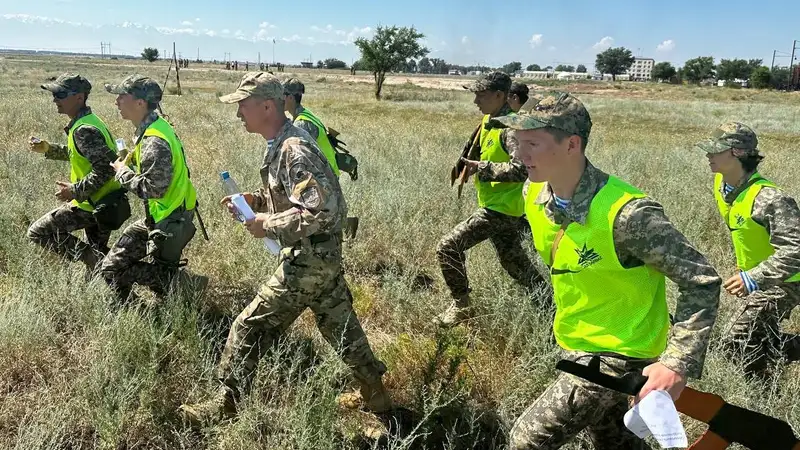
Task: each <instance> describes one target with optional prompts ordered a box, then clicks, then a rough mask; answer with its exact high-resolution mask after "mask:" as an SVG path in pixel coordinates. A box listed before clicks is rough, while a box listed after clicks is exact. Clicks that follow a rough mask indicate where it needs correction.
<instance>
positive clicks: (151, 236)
mask: <svg viewBox="0 0 800 450" xmlns="http://www.w3.org/2000/svg"><path fill="white" fill-rule="evenodd" d="M105 87H106V90H107V91H108V92H110V93H112V94H116V95H117V99H116V105H117V108H119V111H120V115H121V116H122V118H124V119H127V120H129V121H130V122H131V123H132V124H133V125H134V126H135V132H134V137H133V146H134V148H133V150H132V151H131V153H129V154H128V155H127V157H126V158H125V159H118V160H117V161H115V162H114V163H113V167H114V170H115V171H116V175H115V177H116V179H117V181H119V182H120V184H122V186H123V187H125V188H126V189H127V190H128V191H130V192H132V193H133V194H134V195H135V196H136V197H139V198H140V199H141V200H142V202H143V204H144V210H145V219H143V220H138V221H136V222H134V223H133V224H131V225H129V226H128V227H127V228H126V229H125V231H123V233H122V236H120V238H119V239H118V240H117V242H116V244H114V247H113V248H112V249H111V251H109V252H108V254H107V255H106V257H105V259H103V262H102V263H101V266H100V272H101V274H102V275H103V277H104V278H105V280H106V281H107V282H108V284H109V286H111V288H112V289H113V290H114V291H115V293H116V294H117V296H118V297H119V299H120V300H121V301H125V300H127V299H128V296H129V295H130V293H131V289H132V287H133V284H134V283H138V284H142V285H145V286H148V287H149V288H150V289H151V290H152V291H153V292H154V293H156V294H157V295H161V296H163V295H166V294H167V292H168V290H169V288H170V285H171V283H172V282H173V278H174V277H175V275H178V274H180V275H181V276H182V278H183V277H186V281H187V282H188V283H193V284H196V286H194V287H196V288H197V289H199V290H202V289H204V288H205V285H206V284H207V283H208V279H207V278H206V277H202V276H201V277H195V276H193V275H189V274H186V273H185V272H183V271H179V270H178V269H179V267H180V266H181V265H182V264H181V261H180V259H181V258H180V257H181V253H182V252H183V249H184V247H186V245H187V244H188V243H189V241H190V240H191V239H192V238H193V237H194V234H195V226H194V223H193V220H194V215H195V208H196V206H197V201H196V198H197V197H196V195H197V194H196V192H195V189H194V186H193V185H192V182H191V180H190V179H189V167H188V164H187V161H186V157H185V155H184V151H183V144H182V143H181V141H180V139H179V138H178V137H177V136H176V134H175V131H174V130H173V128H172V125H170V124H169V122H167V121H166V120H164V119H163V118H162V117H160V116H159V115H158V113H157V112H156V109H157V108H158V107H159V102H160V101H161V95H162V92H161V87H159V85H158V83H157V82H156V81H155V80H153V79H151V78H148V77H144V76H141V75H137V74H134V75H131V76H129V77H127V78H125V79H124V80H123V81H122V82H121V83H119V84H116V85H109V84H106V86H105ZM129 163H132V166H133V167H132V168H131V167H129V165H128V164H129ZM148 256H149V257H150V258H151V261H147V260H145V259H146V258H147V257H148Z"/></svg>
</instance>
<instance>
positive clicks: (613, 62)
mask: <svg viewBox="0 0 800 450" xmlns="http://www.w3.org/2000/svg"><path fill="white" fill-rule="evenodd" d="M634 59H635V58H634V57H633V53H631V51H630V50H628V49H627V48H625V47H613V48H609V49H608V50H606V51H604V52H602V53H598V54H597V59H596V60H595V63H594V66H595V67H596V68H597V70H598V71H600V73H602V74H606V73H607V74H610V75H611V80H612V81H616V80H617V75H620V74H622V73H625V71H626V70H628V69H629V68H630V67H631V64H633V61H634Z"/></svg>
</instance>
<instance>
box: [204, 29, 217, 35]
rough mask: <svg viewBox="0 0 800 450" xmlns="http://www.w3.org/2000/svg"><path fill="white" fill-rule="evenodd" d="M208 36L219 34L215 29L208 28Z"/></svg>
mask: <svg viewBox="0 0 800 450" xmlns="http://www.w3.org/2000/svg"><path fill="white" fill-rule="evenodd" d="M206 36H209V37H216V36H217V32H216V31H214V30H208V31H206Z"/></svg>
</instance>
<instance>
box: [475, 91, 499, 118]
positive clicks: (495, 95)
mask: <svg viewBox="0 0 800 450" xmlns="http://www.w3.org/2000/svg"><path fill="white" fill-rule="evenodd" d="M504 102H505V99H504V95H503V93H502V92H500V91H479V92H476V93H475V100H474V101H473V103H475V104H476V105H477V106H478V109H480V110H481V113H482V114H492V113H493V112H495V111H497V110H499V109H500V108H502V107H503V103H504Z"/></svg>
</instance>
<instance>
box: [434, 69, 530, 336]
mask: <svg viewBox="0 0 800 450" xmlns="http://www.w3.org/2000/svg"><path fill="white" fill-rule="evenodd" d="M510 86H511V78H510V77H509V76H508V75H506V74H505V73H503V72H490V73H488V74H486V75H483V76H481V77H480V78H478V79H477V80H476V81H475V82H473V83H472V84H471V85H469V86H464V88H465V89H469V90H470V91H472V92H473V93H475V101H474V102H475V104H476V105H477V106H478V108H479V109H480V110H481V112H482V113H483V114H484V117H483V120H482V121H481V124H480V125H479V126H478V129H476V130H475V132H474V133H473V135H472V137H471V138H470V141H471V143H475V144H477V148H478V151H475V152H473V153H474V154H479V155H480V161H470V160H467V159H464V158H462V160H461V163H463V164H464V165H465V166H466V168H467V171H468V175H473V174H474V175H475V178H476V180H475V189H476V191H477V193H478V206H479V209H478V210H477V211H476V212H475V213H473V214H472V216H470V217H469V218H468V219H467V220H465V221H464V222H461V223H460V224H458V225H456V227H455V228H454V229H453V231H451V232H450V234H448V235H446V236H445V237H444V238H443V239H442V240H441V241H440V242H439V246H438V248H437V249H436V255H437V257H438V260H439V266H440V267H441V269H442V276H443V277H444V281H445V283H447V286H448V288H449V289H450V295H451V297H452V298H453V300H452V302H451V303H450V306H449V307H448V308H447V310H446V311H444V312H443V313H442V314H440V315H439V316H437V317H436V319H435V322H437V323H438V324H439V325H441V326H453V325H455V324H458V323H460V322H462V321H464V320H466V319H468V318H469V317H470V316H471V309H470V295H469V293H470V288H469V282H468V279H467V272H466V255H465V252H466V251H467V250H468V249H470V248H472V247H474V246H476V245H478V244H479V243H481V242H483V241H485V240H487V239H489V240H490V241H491V242H492V245H494V248H495V250H496V251H497V257H498V258H499V259H500V264H501V265H502V266H503V268H504V269H505V270H506V272H508V274H509V275H511V277H512V278H514V279H515V280H516V281H517V282H519V283H520V284H522V285H523V286H525V287H527V288H533V287H534V286H535V285H536V284H537V283H539V282H540V281H541V280H542V277H541V276H540V275H539V274H538V273H537V272H536V269H534V267H533V264H532V262H531V260H530V259H529V258H528V255H527V253H526V252H525V249H524V248H523V247H522V243H521V235H520V232H521V227H520V224H521V221H520V217H522V215H523V197H522V187H523V184H524V182H525V179H526V178H527V175H526V172H525V166H523V165H522V163H521V162H520V161H519V160H518V159H516V158H515V156H514V142H513V140H512V139H510V137H509V136H510V135H509V134H508V133H506V132H505V131H504V130H503V131H500V130H497V132H495V131H493V130H489V129H487V128H485V126H484V125H485V124H486V122H487V121H488V120H489V119H491V118H493V117H501V116H505V115H507V114H513V112H512V111H511V108H510V107H509V106H508V102H507V99H508V90H509V88H510Z"/></svg>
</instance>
